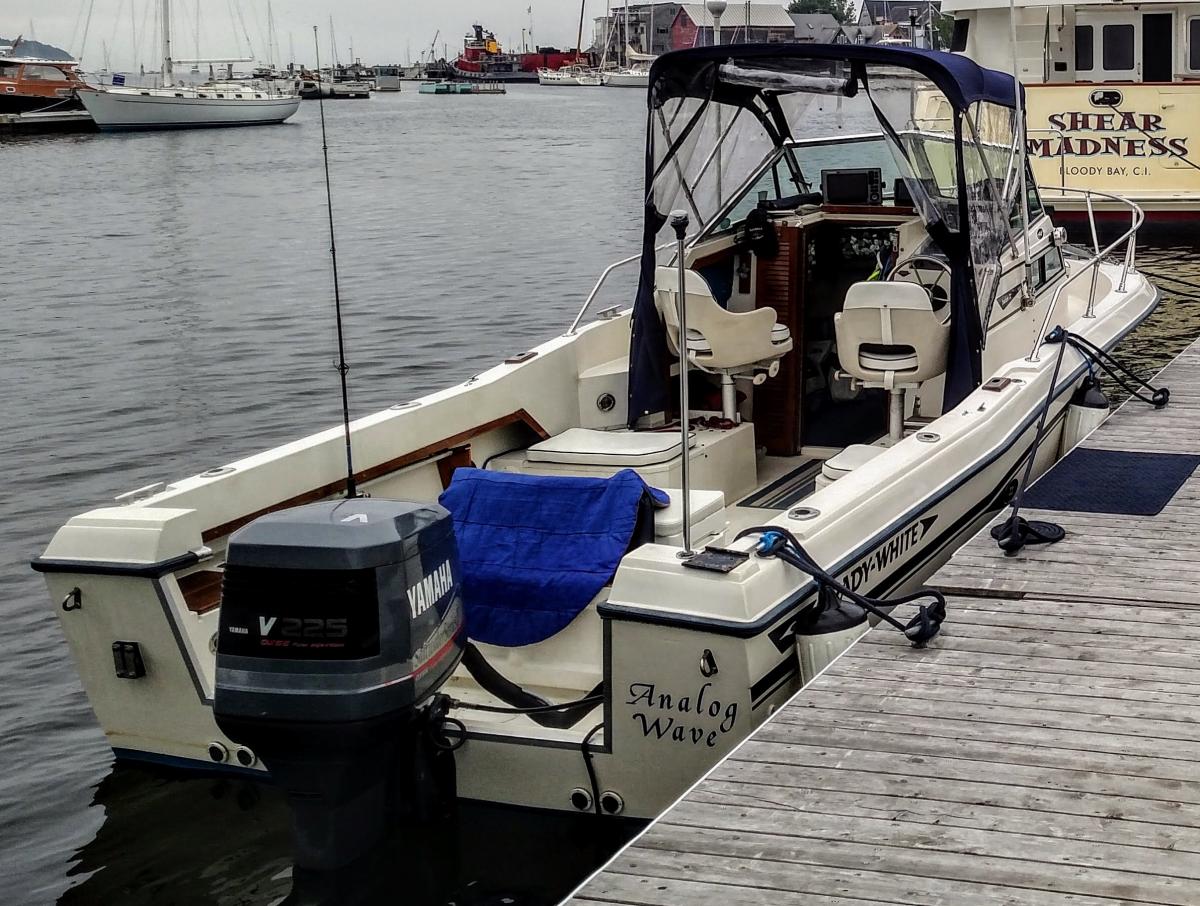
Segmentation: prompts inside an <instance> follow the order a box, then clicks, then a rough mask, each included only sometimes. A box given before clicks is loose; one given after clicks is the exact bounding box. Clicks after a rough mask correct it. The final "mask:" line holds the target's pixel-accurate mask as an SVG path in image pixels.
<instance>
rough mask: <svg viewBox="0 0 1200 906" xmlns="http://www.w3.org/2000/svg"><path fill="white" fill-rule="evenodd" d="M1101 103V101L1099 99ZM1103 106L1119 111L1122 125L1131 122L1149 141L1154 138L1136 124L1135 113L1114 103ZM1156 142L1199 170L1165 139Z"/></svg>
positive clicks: (1197, 167) (1193, 162)
mask: <svg viewBox="0 0 1200 906" xmlns="http://www.w3.org/2000/svg"><path fill="white" fill-rule="evenodd" d="M1100 94H1101V97H1103V94H1104V93H1103V92H1100ZM1101 103H1103V101H1101ZM1096 106H1100V104H1097V105H1096ZM1103 106H1105V107H1109V108H1111V109H1112V112H1113V113H1119V114H1120V115H1121V117H1122V120H1121V123H1122V125H1124V124H1125V123H1126V122H1128V123H1131V124H1132V125H1133V128H1134V129H1136V130H1137V131H1138V132H1140V133H1142V135H1144V136H1146V138H1148V139H1150V140H1151V141H1154V140H1155V138H1156V136H1153V135H1151V134H1150V133H1149V132H1147V131H1146V130H1145V129H1143V128H1142V127H1141V126H1139V125H1138V124H1137V114H1129V113H1126V112H1125V111H1124V110H1121V109H1120V108H1119V107H1117V105H1116V104H1104V105H1103ZM1158 144H1159V147H1160V148H1162V149H1163V150H1164V151H1166V152H1167V153H1168V154H1170V155H1171V156H1172V157H1175V158H1178V159H1179V160H1181V161H1183V162H1184V163H1185V164H1187V165H1188V166H1189V167H1191V168H1192V169H1193V170H1200V164H1197V163H1196V162H1195V161H1193V160H1192V159H1191V158H1189V157H1188V156H1187V155H1186V154H1180V153H1179V152H1178V151H1176V150H1175V149H1173V148H1171V147H1170V146H1169V145H1167V143H1166V142H1165V141H1163V140H1162V139H1158Z"/></svg>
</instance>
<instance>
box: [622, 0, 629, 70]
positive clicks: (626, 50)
mask: <svg viewBox="0 0 1200 906" xmlns="http://www.w3.org/2000/svg"><path fill="white" fill-rule="evenodd" d="M624 31H625V34H624V38H625V46H624V47H622V48H621V58H622V59H623V60H624V61H625V68H626V69H628V68H629V0H625V29H624Z"/></svg>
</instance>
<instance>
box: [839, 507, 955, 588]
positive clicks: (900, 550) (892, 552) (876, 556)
mask: <svg viewBox="0 0 1200 906" xmlns="http://www.w3.org/2000/svg"><path fill="white" fill-rule="evenodd" d="M935 522H937V516H926V517H924V518H922V519H918V520H917V521H916V522H914V523H912V524H911V525H907V526H905V527H904V528H902V529H901V530H900V531H898V532H896V534H894V535H892V537H891V538H889V539H888V540H887V541H885V542H884V543H883V544H881V545H879V547H877V548H875V550H873V551H872V552H871V553H869V554H867V556H865V557H863V558H862V559H861V560H859V561H858V562H857V563H855V564H854V565H853V566H852V567H850V569H848V570H846V572H844V573H843V574H842V581H843V582H844V583H845V584H846V586H847V587H848V588H849V589H850V590H851V591H858V590H859V589H860V588H865V587H868V582H869V581H872V580H874V579H876V578H878V577H879V576H880V575H881V574H883V573H886V572H888V571H889V570H890V569H891V568H892V567H893V566H894V565H895V564H896V563H898V562H899V561H901V560H903V559H904V558H905V557H906V556H907V555H908V553H909V551H911V550H913V549H914V548H916V547H917V546H918V545H919V544H920V543H921V542H922V541H924V540H925V536H926V535H927V534H928V533H929V529H930V528H932V527H933V524H934V523H935Z"/></svg>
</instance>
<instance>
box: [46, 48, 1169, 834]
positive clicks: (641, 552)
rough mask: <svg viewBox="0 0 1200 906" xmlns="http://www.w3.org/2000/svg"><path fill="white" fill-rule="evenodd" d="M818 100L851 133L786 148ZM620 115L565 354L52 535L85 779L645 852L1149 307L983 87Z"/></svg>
mask: <svg viewBox="0 0 1200 906" xmlns="http://www.w3.org/2000/svg"><path fill="white" fill-rule="evenodd" d="M877 68H883V69H884V70H885V71H886V73H887V77H886V78H884V79H881V80H878V84H877V80H876V79H875V78H874V73H875V70H876V69H877ZM899 71H906V72H907V73H908V74H909V78H908V79H907V81H901V80H899V79H898V78H897V77H896V76H895V75H894V73H896V72H899ZM831 72H832V73H835V75H831ZM817 94H836V95H837V96H838V97H839V99H840V103H841V104H842V105H843V107H844V109H845V110H846V111H849V110H850V109H851V108H853V109H854V110H857V111H858V112H860V113H862V114H863V115H864V116H866V117H870V118H871V121H877V122H878V124H879V131H878V132H877V133H871V134H858V135H850V134H844V133H843V134H839V135H837V136H835V137H832V138H817V137H813V135H812V134H811V133H812V132H813V126H812V124H811V122H810V120H809V118H808V116H807V115H806V110H807V109H808V107H809V105H810V104H811V103H812V102H813V99H814V97H815V95H817ZM648 97H649V98H650V103H651V108H650V124H651V125H650V130H651V131H650V135H648V140H647V157H646V173H647V177H648V185H647V186H646V187H645V189H644V190H643V194H644V197H645V199H646V202H647V203H646V208H645V209H646V221H645V226H644V231H643V245H642V252H641V254H640V255H635V256H633V257H630V258H627V259H625V260H624V261H620V262H617V263H615V264H614V265H612V266H610V267H609V268H608V269H607V270H606V271H605V272H604V274H603V275H602V276H601V278H600V281H599V282H598V283H597V284H596V287H595V288H594V289H593V290H592V293H591V294H590V295H589V296H588V298H587V300H586V301H585V303H584V305H583V308H582V309H581V310H580V312H579V316H578V317H577V318H576V319H575V323H574V324H572V325H571V326H570V328H569V329H568V330H566V332H565V333H563V334H562V335H560V336H557V337H555V338H553V339H551V340H549V341H547V342H545V343H543V344H541V345H539V346H537V347H535V348H533V349H531V350H529V351H528V352H525V353H523V354H520V355H516V356H513V357H511V358H508V359H505V360H504V361H502V362H501V363H500V364H498V365H496V366H495V367H493V368H491V369H489V370H487V371H484V372H483V373H481V374H479V375H476V376H475V377H472V378H471V379H470V380H467V381H465V382H463V383H460V384H457V385H455V386H451V387H447V388H446V389H444V390H441V391H438V392H436V393H432V394H429V395H428V396H424V397H421V398H419V399H414V400H412V401H411V402H408V403H404V404H400V405H397V406H393V407H392V408H391V409H387V410H384V411H382V412H378V413H375V414H372V415H369V416H366V417H363V418H359V419H357V420H353V421H351V420H349V416H348V417H347V419H348V420H347V424H346V426H345V429H344V431H343V427H342V426H338V427H337V428H331V429H329V430H327V431H322V432H320V433H318V434H314V435H312V436H310V437H305V438H302V439H298V440H296V441H294V442H291V443H288V444H286V445H284V446H280V447H277V448H275V449H271V450H265V451H263V452H261V453H259V454H256V455H254V456H251V457H248V458H246V459H243V460H239V461H236V462H232V463H229V464H227V465H222V466H218V467H215V468H212V469H209V470H207V471H205V472H202V473H200V474H198V475H193V476H191V477H186V478H181V479H177V480H174V481H171V482H170V483H167V484H162V483H160V484H156V485H152V486H150V487H146V488H142V489H139V490H136V491H132V492H130V493H129V494H126V495H123V496H122V497H121V498H120V499H119V500H118V501H117V503H116V504H115V505H113V506H106V507H101V508H99V509H93V510H91V511H90V512H86V513H84V514H82V515H79V516H75V517H74V518H72V519H70V520H69V521H68V522H67V523H66V524H65V525H64V526H63V527H62V528H61V529H60V530H59V531H58V532H57V533H56V534H55V536H54V538H53V540H52V541H51V542H50V543H49V545H48V546H47V548H46V550H45V551H44V553H43V554H42V556H41V557H39V558H38V559H37V560H36V561H35V563H34V567H35V568H36V569H38V570H39V571H41V572H43V573H44V574H45V578H46V581H47V584H48V587H49V591H50V595H51V599H52V601H53V605H54V607H55V608H56V610H57V612H58V615H59V617H60V619H61V624H62V627H63V631H64V633H65V635H66V637H67V640H68V642H69V644H70V649H71V652H72V655H73V657H74V660H75V663H76V665H77V667H78V670H79V673H80V676H81V678H82V681H83V685H84V688H85V689H86V690H87V694H88V696H89V698H90V701H91V705H92V707H93V709H94V710H95V713H96V716H97V718H98V720H99V722H100V724H101V726H102V727H103V729H104V731H105V733H106V734H107V736H108V740H109V742H110V743H111V745H112V747H113V749H114V751H115V752H116V753H117V755H118V756H120V757H122V758H129V759H146V760H152V761H160V762H167V763H171V764H176V765H181V766H194V767H200V768H208V769H235V770H242V769H249V770H259V771H261V770H262V769H263V767H264V764H265V766H266V768H268V769H269V770H270V771H271V772H272V774H273V775H274V777H275V779H276V780H277V781H278V782H280V783H281V784H282V785H283V786H284V787H285V789H287V790H288V791H289V792H290V793H291V794H293V796H294V801H295V802H296V807H297V810H298V811H297V814H298V815H299V816H300V820H301V821H303V820H306V819H304V817H303V816H304V815H306V814H310V815H311V812H312V810H317V811H319V812H320V814H321V815H323V816H324V817H322V818H321V820H322V821H325V820H329V821H334V822H337V821H353V822H357V823H356V824H355V825H354V828H355V833H356V834H357V836H356V839H361V840H364V841H365V840H366V839H367V838H369V837H370V836H371V834H372V833H373V828H374V827H375V824H376V823H378V822H379V821H383V820H385V819H384V818H380V817H379V816H378V815H376V814H375V813H374V812H372V811H371V807H370V803H382V802H384V801H387V797H386V796H384V795H382V794H381V793H380V792H379V784H385V785H386V784H388V783H391V782H392V781H391V780H387V779H385V778H386V777H388V776H391V775H390V774H389V771H390V770H391V769H390V768H388V767H387V765H388V764H391V763H392V762H391V761H390V759H392V758H394V757H403V759H405V760H404V761H403V763H404V764H408V765H413V766H414V767H413V768H412V770H413V771H415V772H417V773H416V774H414V775H413V777H416V776H417V775H418V774H419V776H420V777H422V778H424V780H422V781H420V782H419V783H416V781H413V782H414V783H415V784H416V787H417V788H418V791H420V792H421V793H422V794H425V793H436V794H437V795H442V796H446V795H452V794H451V793H450V792H449V790H450V787H451V786H453V787H454V789H456V791H457V792H456V795H458V796H461V797H466V798H470V799H478V800H488V801H491V802H496V803H504V804H511V805H518V806H526V807H534V808H541V809H558V810H567V811H571V810H578V811H580V812H586V813H594V814H596V815H599V816H615V815H623V816H629V817H634V818H649V817H651V816H653V815H655V814H657V813H658V812H659V811H660V810H662V809H663V808H665V807H666V806H667V805H669V804H670V803H671V802H672V801H673V800H674V799H675V798H676V797H677V796H679V795H680V794H681V793H682V792H683V791H684V790H685V789H686V788H687V787H688V785H689V784H690V783H692V782H693V781H694V780H695V779H696V778H697V777H699V776H700V775H701V774H702V773H703V772H704V771H705V770H706V769H707V768H709V767H710V766H711V765H712V764H714V762H716V761H717V759H719V758H720V757H721V756H722V755H724V754H725V753H727V752H729V751H730V750H731V748H733V746H735V745H736V744H737V743H738V742H739V741H741V740H742V739H744V738H745V737H746V735H747V734H748V733H749V732H751V731H752V730H753V729H754V728H755V727H757V726H758V725H759V724H760V723H761V722H762V721H763V720H764V719H765V718H766V717H767V716H768V715H769V714H771V712H772V711H773V710H774V709H775V708H776V707H778V706H779V705H780V704H781V703H783V702H784V701H785V700H787V699H788V698H789V697H790V696H791V695H792V694H793V693H794V692H795V691H796V690H797V689H799V688H800V687H801V685H802V683H803V682H805V681H807V680H808V679H810V678H811V677H812V676H813V675H814V673H815V672H817V671H819V670H820V669H821V667H822V665H824V664H825V663H827V662H828V660H829V658H830V657H832V656H835V655H836V654H837V653H838V652H840V651H841V650H843V649H844V648H845V646H846V645H847V644H850V643H852V641H853V639H854V638H855V637H856V636H857V634H859V633H861V631H862V630H863V628H864V626H865V611H864V610H863V609H862V608H863V606H864V602H865V599H863V598H862V597H861V596H863V595H869V596H871V597H872V598H875V599H887V600H888V601H892V602H894V601H896V599H897V597H898V596H902V595H909V594H914V593H919V591H920V590H919V586H920V584H921V582H922V581H923V580H924V579H925V578H926V577H928V576H929V575H930V574H931V573H932V572H933V571H934V570H935V569H936V568H937V567H938V566H939V565H940V564H941V563H942V562H944V561H945V559H946V558H947V557H948V556H949V553H950V552H951V551H953V550H954V548H955V547H956V546H957V545H958V544H960V543H961V542H962V541H963V540H964V539H966V538H968V537H970V536H971V535H972V534H973V533H974V532H975V531H977V530H978V528H979V527H980V526H982V525H983V524H985V523H986V521H987V520H989V519H990V518H991V517H992V516H993V515H995V513H996V512H997V511H998V510H1000V509H1001V508H1002V507H1003V506H1005V505H1006V503H1007V502H1008V501H1009V500H1010V499H1011V498H1012V496H1013V493H1014V489H1015V488H1016V487H1017V485H1018V482H1019V481H1020V480H1021V476H1022V475H1023V474H1024V471H1025V464H1026V463H1027V462H1029V463H1032V467H1031V468H1032V474H1034V475H1037V474H1039V473H1040V472H1041V471H1042V470H1044V469H1045V468H1046V467H1047V466H1048V465H1050V464H1051V463H1052V462H1054V461H1055V460H1056V459H1057V458H1058V457H1059V456H1060V455H1061V454H1062V452H1063V451H1064V450H1065V449H1067V448H1069V447H1070V446H1071V445H1072V444H1073V443H1074V442H1076V441H1077V440H1078V439H1079V436H1080V434H1079V432H1078V431H1075V430H1074V429H1072V428H1070V427H1067V426H1068V425H1070V424H1071V423H1072V422H1071V420H1070V419H1068V418H1066V413H1067V412H1068V410H1071V409H1073V408H1075V407H1073V406H1072V402H1071V401H1072V398H1073V395H1074V394H1075V393H1076V391H1077V389H1078V388H1079V387H1080V385H1081V383H1082V382H1083V381H1084V380H1085V378H1087V376H1088V374H1089V370H1090V365H1089V362H1087V361H1085V359H1084V358H1083V357H1082V355H1081V354H1080V353H1079V352H1078V351H1077V348H1076V346H1074V345H1070V346H1068V344H1066V343H1062V342H1057V343H1056V342H1052V341H1051V339H1052V338H1050V339H1048V338H1049V337H1050V335H1051V332H1052V328H1055V327H1061V328H1064V329H1066V330H1068V331H1071V332H1074V333H1075V334H1077V335H1078V336H1080V337H1083V338H1085V339H1086V340H1088V341H1089V342H1091V343H1093V344H1095V345H1096V346H1097V347H1099V348H1100V349H1104V350H1109V349H1112V348H1113V347H1114V346H1115V345H1116V344H1117V343H1119V342H1120V340H1121V339H1122V338H1123V337H1124V336H1125V335H1126V334H1128V333H1129V332H1130V331H1131V330H1132V329H1133V328H1134V327H1135V326H1136V325H1137V324H1139V323H1140V322H1141V321H1142V320H1143V319H1144V318H1146V317H1147V316H1148V315H1149V313H1150V312H1151V311H1152V310H1153V309H1154V307H1155V305H1156V304H1157V300H1158V294H1157V291H1156V290H1155V288H1154V287H1153V286H1152V285H1151V284H1150V283H1149V282H1148V281H1147V280H1146V278H1145V277H1144V276H1143V275H1142V274H1141V273H1139V272H1138V270H1137V269H1136V267H1135V266H1134V264H1135V263H1134V260H1133V256H1134V244H1133V242H1132V237H1133V235H1134V232H1135V230H1136V228H1137V226H1138V225H1139V224H1140V214H1139V212H1138V211H1137V209H1136V208H1127V210H1129V212H1130V218H1131V226H1130V229H1129V230H1128V231H1127V232H1126V233H1125V234H1124V235H1123V236H1121V237H1119V238H1118V239H1117V240H1116V241H1115V242H1114V243H1113V244H1112V245H1110V246H1108V247H1106V248H1100V247H1098V246H1097V247H1096V248H1094V249H1090V250H1088V251H1086V252H1081V251H1078V250H1074V249H1072V247H1070V246H1067V245H1066V244H1065V243H1064V241H1063V234H1062V232H1061V231H1060V230H1057V229H1056V228H1055V227H1054V224H1053V222H1052V219H1051V212H1049V211H1048V210H1047V209H1046V208H1045V207H1044V206H1043V205H1042V204H1041V202H1040V199H1039V195H1038V191H1037V187H1036V185H1035V184H1034V183H1033V182H1032V181H1030V182H1028V184H1026V179H1030V180H1031V178H1030V177H1028V175H1027V174H1028V170H1027V166H1026V161H1025V158H1024V154H1023V143H1022V142H1021V140H1020V139H1021V118H1020V114H1019V108H1018V107H1017V105H1016V102H1015V100H1014V82H1013V79H1012V78H1011V77H1009V76H1006V75H1004V74H1001V73H997V72H991V71H986V70H981V69H979V68H978V67H977V66H976V65H975V64H973V63H972V62H971V61H969V60H966V59H963V58H961V57H953V56H950V55H947V54H937V53H928V52H915V51H911V50H906V49H894V48H878V47H870V46H851V45H794V46H783V47H779V46H773V45H761V46H757V45H744V46H733V47H713V48H708V47H706V48H697V49H694V50H688V51H682V52H679V53H676V54H672V55H671V56H670V57H669V58H664V59H663V60H661V61H659V63H658V64H657V66H656V68H655V81H654V84H653V85H652V86H651V90H650V91H649V93H648ZM848 160H853V161H855V162H856V166H855V167H853V168H847V167H846V166H845V162H846V161H848ZM818 187H820V191H818ZM676 208H679V209H681V210H678V211H674V213H672V212H673V209H676ZM668 224H669V225H668ZM664 240H665V241H664ZM635 261H636V262H639V267H640V275H641V277H640V283H639V288H638V291H637V295H636V299H635V301H634V303H633V306H632V309H631V310H627V311H623V312H622V311H617V310H609V311H605V312H601V313H600V314H599V316H598V317H596V318H595V319H593V320H589V318H588V315H589V313H590V305H591V303H592V300H593V299H594V298H595V297H596V295H597V293H598V291H599V290H600V287H601V285H602V284H603V283H604V280H605V278H607V276H608V275H609V274H610V273H611V272H612V271H613V270H614V269H615V268H616V267H618V266H621V265H628V264H632V263H634V262H635ZM681 295H682V297H683V303H682V305H681V304H680V296H681ZM681 371H682V379H680V372H681ZM401 392H402V388H401ZM681 411H682V412H684V413H686V418H684V419H680V418H679V415H678V413H680V412H681ZM351 454H352V459H353V462H352V464H350V465H349V470H350V477H352V479H353V480H352V481H350V480H348V477H347V473H346V471H344V469H343V466H345V465H347V463H348V460H349V459H350V458H351ZM648 488H654V489H657V490H654V491H651V490H649V489H648ZM348 490H349V492H350V493H349V495H348V494H347V491H348ZM660 492H661V493H660ZM359 493H361V494H363V495H369V496H357V495H358V494H359ZM439 500H440V501H441V504H442V505H444V508H443V507H442V506H440V505H439V504H438V501H439ZM787 533H790V535H791V536H793V537H794V538H795V539H797V540H796V542H795V543H796V544H802V545H803V546H804V548H805V550H806V551H807V554H808V555H809V556H811V558H812V560H813V561H815V563H818V564H820V569H816V568H813V567H812V566H811V565H810V566H807V567H805V568H804V569H801V568H799V567H798V566H797V565H796V564H797V563H798V562H799V563H801V564H802V565H803V563H805V562H807V561H803V560H799V559H797V557H798V555H796V554H795V549H794V548H792V547H788V548H787V549H788V550H791V551H792V556H791V559H788V558H787V557H784V556H783V553H782V552H781V549H780V548H779V546H778V545H779V544H781V543H785V544H786V545H791V544H792V542H790V541H788V540H787V538H788V534H787ZM835 581H836V583H837V585H835V584H833V583H834V582H835ZM838 586H840V588H839V587H838ZM865 603H869V602H865ZM925 616H926V620H925V622H923V623H920V624H919V625H916V628H915V629H913V630H912V631H913V632H915V633H924V632H926V630H928V631H934V630H936V623H937V616H938V614H937V601H936V599H931V603H930V606H929V607H928V609H927V610H926V611H925ZM910 629H911V627H910ZM922 637H923V636H922ZM464 651H465V652H466V653H465V655H464V654H463V652H464ZM460 657H461V660H460ZM397 746H400V747H401V748H402V751H403V753H404V754H403V755H402V756H400V755H397V752H396V747H397ZM333 752H336V753H338V754H337V755H336V758H335V761H336V763H327V762H326V760H325V759H326V758H327V757H328V758H333V757H334V756H333V755H332V754H331V753H333ZM322 753H323V754H322ZM314 765H315V766H316V767H315V768H314ZM420 765H425V766H426V767H422V768H420V770H418V767H419V766H420ZM431 765H434V766H436V770H435V769H434V767H430V766H431ZM426 768H428V769H426ZM313 770H316V772H317V774H316V776H314V774H313V773H312V771H313ZM433 778H442V780H439V781H437V782H435V781H434V779H433ZM446 778H454V780H453V783H450V781H446V783H447V784H449V785H442V781H444V780H446ZM343 781H345V782H346V783H347V784H349V786H346V787H338V784H341V783H343ZM335 788H338V789H343V790H346V789H349V790H351V791H352V798H353V802H352V803H350V804H347V802H346V801H345V799H344V797H343V794H342V793H338V792H336V790H335ZM403 789H404V790H405V791H406V792H405V795H407V794H408V793H414V794H415V792H414V789H413V786H404V787H403ZM345 795H347V796H349V795H351V793H346V794H345ZM340 797H342V798H340ZM343 805H345V806H346V808H345V809H343V808H342V806H343ZM327 807H328V808H330V809H332V811H321V810H322V809H326V808H327ZM339 816H340V817H339Z"/></svg>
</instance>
